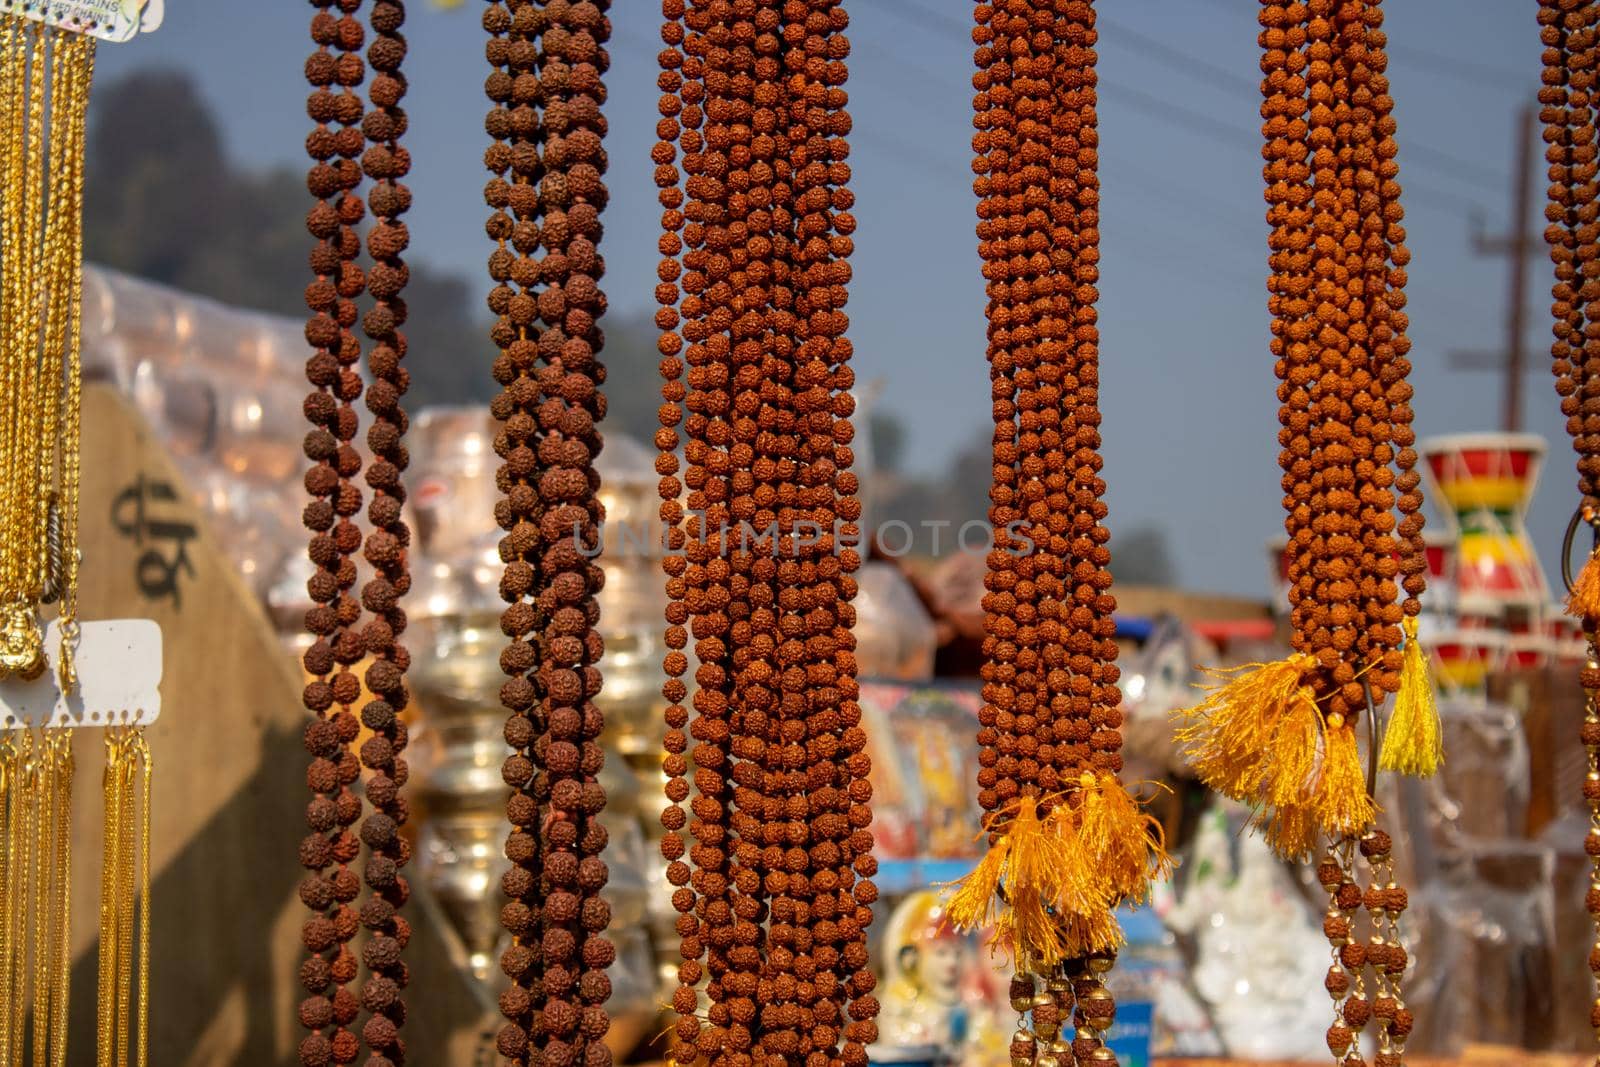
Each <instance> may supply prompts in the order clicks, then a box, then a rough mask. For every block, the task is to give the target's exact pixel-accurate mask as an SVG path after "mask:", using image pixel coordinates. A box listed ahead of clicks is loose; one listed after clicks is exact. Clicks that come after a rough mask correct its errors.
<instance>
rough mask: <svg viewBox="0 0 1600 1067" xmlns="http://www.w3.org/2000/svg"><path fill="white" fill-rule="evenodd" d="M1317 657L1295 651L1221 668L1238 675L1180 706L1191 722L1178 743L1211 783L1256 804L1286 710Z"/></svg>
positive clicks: (1181, 730)
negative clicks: (1264, 660)
mask: <svg viewBox="0 0 1600 1067" xmlns="http://www.w3.org/2000/svg"><path fill="white" fill-rule="evenodd" d="M1315 665H1316V660H1315V659H1314V658H1313V657H1311V656H1309V655H1306V654H1305V653H1296V654H1295V655H1293V656H1290V657H1289V658H1288V659H1284V660H1278V661H1277V662H1275V663H1252V664H1248V665H1246V666H1244V667H1240V668H1235V669H1234V670H1231V671H1218V672H1214V673H1218V674H1233V675H1234V678H1233V679H1232V680H1231V681H1229V682H1227V683H1225V684H1223V685H1219V686H1214V687H1212V688H1211V690H1210V693H1209V694H1208V695H1207V696H1206V698H1205V699H1204V700H1203V701H1201V702H1200V703H1199V704H1197V705H1195V706H1194V707H1192V708H1188V709H1185V710H1183V711H1179V712H1178V713H1177V714H1178V716H1179V717H1180V718H1181V719H1183V720H1184V721H1186V722H1187V725H1185V726H1183V727H1181V728H1179V729H1178V731H1177V738H1178V742H1179V744H1181V745H1182V746H1183V747H1184V749H1185V755H1186V756H1187V757H1188V759H1189V762H1190V764H1191V765H1192V766H1193V767H1194V769H1195V773H1196V774H1197V775H1199V777H1200V780H1201V781H1203V782H1205V783H1206V785H1208V786H1210V787H1211V788H1212V789H1215V790H1216V791H1217V792H1219V793H1221V794H1223V795H1224V796H1229V797H1232V798H1234V799H1235V800H1242V801H1244V802H1246V803H1250V804H1254V803H1256V802H1258V800H1259V797H1260V792H1261V787H1262V785H1263V783H1264V781H1265V773H1266V768H1265V757H1266V754H1267V752H1268V751H1269V747H1270V745H1271V743H1272V741H1273V738H1274V737H1275V736H1276V735H1277V732H1278V726H1279V723H1280V721H1281V720H1282V718H1283V716H1284V714H1285V713H1286V712H1287V711H1288V709H1289V708H1290V706H1291V704H1292V703H1293V702H1294V701H1295V700H1296V698H1297V697H1298V696H1299V694H1300V693H1301V691H1302V689H1303V688H1304V687H1303V679H1304V676H1305V673H1306V671H1308V670H1309V669H1311V668H1312V667H1314V666H1315Z"/></svg>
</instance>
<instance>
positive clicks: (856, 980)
mask: <svg viewBox="0 0 1600 1067" xmlns="http://www.w3.org/2000/svg"><path fill="white" fill-rule="evenodd" d="M784 16H785V25H784V31H783V40H784V43H785V44H786V45H788V47H787V48H786V49H785V51H784V56H783V62H784V66H785V68H786V70H787V71H789V78H788V82H787V84H788V86H789V88H790V95H789V97H788V100H787V101H786V102H787V105H788V117H789V132H788V138H787V140H788V144H789V149H790V153H791V155H790V174H791V183H792V192H793V201H794V208H793V210H792V212H791V215H792V219H793V226H794V228H795V229H794V234H793V237H792V241H791V244H790V247H791V249H792V254H793V262H792V264H791V270H792V277H793V278H794V283H795V285H794V287H795V293H796V297H795V304H794V318H795V320H796V325H797V338H798V341H799V347H798V349H797V350H796V352H795V354H794V360H793V363H794V376H793V379H792V390H793V406H794V410H795V412H796V425H795V431H796V434H797V436H798V437H799V441H800V448H799V450H798V454H799V456H800V457H801V459H802V461H803V462H802V467H801V470H800V472H799V476H798V482H799V486H798V488H797V493H796V497H797V501H796V502H797V504H798V508H799V517H800V518H801V519H808V520H809V521H810V522H812V523H813V524H814V525H815V528H816V529H817V530H818V531H821V533H820V536H817V537H814V538H807V537H804V536H800V535H797V536H796V538H795V547H796V554H797V555H798V557H799V558H798V561H797V562H798V564H799V566H798V570H799V575H798V577H799V590H798V596H797V597H796V599H795V600H794V602H793V604H792V607H791V608H790V610H789V612H788V613H787V616H786V617H785V618H784V619H783V620H782V629H783V630H784V632H785V633H786V634H792V635H794V636H793V637H792V638H791V639H790V641H788V642H786V643H785V646H784V647H785V648H788V649H792V653H791V654H792V655H793V656H794V658H795V659H796V660H797V661H800V662H805V667H804V671H803V672H801V671H795V670H792V669H790V670H786V671H785V675H784V689H785V695H784V704H786V705H787V704H790V703H792V704H793V705H794V706H795V708H796V709H797V710H798V711H799V713H800V714H799V716H798V717H799V718H800V720H801V721H802V722H803V724H804V735H803V736H804V737H805V739H806V740H805V745H806V749H807V753H806V755H807V762H808V766H807V768H806V780H805V781H804V783H803V784H804V787H805V788H804V793H803V795H804V797H805V799H806V802H807V810H808V813H809V815H810V816H811V818H810V822H809V843H810V848H809V855H808V857H807V858H808V860H809V867H808V871H807V876H808V878H809V883H810V884H809V886H808V887H805V888H807V889H809V894H810V895H809V899H808V900H807V901H806V903H807V904H808V905H809V910H810V919H811V921H810V923H809V930H808V931H807V932H808V934H809V945H808V943H807V940H806V939H805V938H803V937H801V936H799V935H798V934H797V936H796V939H795V945H794V950H795V958H794V973H795V976H796V977H797V978H798V979H799V981H798V983H797V991H796V1000H797V1005H798V1010H799V1014H800V1024H799V1029H800V1036H801V1044H800V1048H799V1049H798V1052H797V1054H798V1055H801V1056H805V1057H807V1058H808V1059H809V1058H810V1057H813V1056H816V1055H818V1054H821V1055H823V1056H826V1057H827V1059H828V1061H829V1062H834V1061H836V1060H842V1062H843V1063H845V1064H847V1065H848V1064H860V1063H864V1062H866V1052H865V1047H866V1046H867V1045H870V1044H871V1043H872V1042H873V1041H875V1040H876V1035H877V1024H876V1022H875V1018H876V1015H877V1012H878V1005H877V1002H876V1000H875V999H874V998H873V997H871V996H870V993H871V991H872V989H873V987H874V982H875V979H874V978H873V976H872V975H871V973H870V971H868V969H867V966H866V936H867V934H866V930H867V927H868V926H869V925H870V924H871V921H872V911H871V905H872V903H873V902H874V901H875V900H876V899H877V890H876V887H875V886H874V885H873V883H872V882H871V881H870V876H871V874H873V873H875V867H874V866H873V864H872V859H871V855H870V853H871V848H872V835H871V831H870V829H869V825H870V822H871V809H870V807H869V805H868V800H869V799H870V795H871V788H870V785H869V784H868V782H867V772H868V770H869V767H868V761H867V756H866V753H865V751H864V749H865V744H866V736H865V734H864V732H863V731H862V729H861V725H860V722H861V710H860V706H859V704H858V702H857V698H858V696H859V690H858V688H857V685H856V680H855V655H854V649H855V639H854V636H853V634H852V632H851V625H852V624H853V622H854V609H853V608H852V607H851V606H850V601H851V600H852V599H853V598H854V596H855V592H856V582H855V579H854V577H853V573H854V571H855V570H856V569H857V567H858V566H859V564H860V558H859V554H858V553H857V552H856V550H855V549H854V548H853V547H851V544H850V542H852V541H855V540H859V530H858V527H857V525H856V524H857V523H858V520H859V518H860V505H859V503H858V501H857V500H856V493H857V485H856V478H855V475H854V474H853V473H852V472H851V467H852V465H853V461H854V456H853V453H852V450H851V448H850V443H851V441H852V439H853V430H852V427H851V424H850V421H849V417H850V415H851V413H852V410H853V400H852V398H851V396H850V393H849V390H850V388H851V387H852V386H853V384H854V376H853V372H852V371H851V369H850V367H849V360H850V358H851V355H852V349H851V345H850V342H849V340H848V338H847V337H846V336H845V334H846V329H847V327H848V319H847V317H846V315H845V313H844V310H843V309H844V306H845V304H846V301H847V299H848V291H847V283H848V281H849V278H850V271H849V265H848V262H847V258H848V256H849V254H850V252H851V251H852V250H853V238H852V236H851V235H852V234H853V233H854V231H855V218H854V216H853V215H852V214H851V213H850V209H851V208H853V206H854V203H855V200H854V195H853V194H852V193H851V191H850V189H849V188H848V183H849V179H850V168H849V164H848V162H847V159H848V157H849V144H848V141H847V140H846V136H847V135H848V133H849V132H850V117H849V113H848V111H847V110H846V107H847V104H848V96H847V94H846V92H845V90H844V84H845V81H846V77H847V74H848V71H847V67H846V64H845V58H846V57H847V56H848V55H849V48H850V46H849V41H848V38H847V37H846V36H845V33H844V30H845V29H846V27H847V25H848V18H847V16H846V12H845V10H844V7H843V5H842V4H840V3H837V2H834V0H827V2H814V3H810V4H809V5H808V4H803V3H799V2H794V0H791V2H787V3H785V4H784ZM802 27H803V32H801V29H802ZM836 530H837V531H838V535H839V536H840V538H841V539H843V540H844V541H845V542H846V543H844V544H835V542H834V536H835V531H836ZM782 566H783V565H780V576H781V569H782ZM780 606H782V605H781V604H780ZM802 638H803V640H802ZM797 665H798V664H797ZM796 732H798V731H796ZM797 755H798V753H797ZM802 828H805V823H804V822H802V823H801V825H800V826H794V827H793V832H794V833H795V835H796V836H798V835H799V833H800V831H801V829H802ZM791 881H796V879H793V878H792V877H791ZM791 888H799V887H796V886H792V887H791ZM796 895H800V894H798V893H797V894H796ZM796 907H797V910H798V908H799V904H798V903H797V905H796ZM797 925H799V924H797ZM777 963H778V961H777V960H776V959H773V960H772V961H770V964H773V965H775V964H777ZM777 973H778V974H779V976H780V977H781V974H782V971H781V969H780V970H777Z"/></svg>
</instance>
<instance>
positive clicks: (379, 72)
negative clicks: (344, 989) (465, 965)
mask: <svg viewBox="0 0 1600 1067" xmlns="http://www.w3.org/2000/svg"><path fill="white" fill-rule="evenodd" d="M369 19H370V22H371V25H372V30H373V41H372V44H371V45H370V46H369V47H368V49H367V62H368V63H369V65H370V66H371V67H372V70H373V77H372V83H371V85H370V86H369V87H368V96H369V100H370V103H371V107H370V108H369V109H368V111H367V113H366V116H365V117H364V119H363V121H362V129H363V132H364V133H365V135H366V139H367V141H368V143H369V147H368V148H367V150H366V152H365V153H364V154H363V156H362V160H361V162H362V169H363V170H364V171H365V172H366V175H367V177H369V178H371V179H372V181H373V185H372V188H371V191H370V192H369V193H368V195H367V206H368V207H369V208H370V209H371V211H372V215H373V220H374V221H373V225H372V228H371V229H370V230H369V231H368V233H367V251H368V253H369V255H370V256H371V259H372V265H371V267H370V269H369V270H368V272H367V290H368V292H370V293H371V294H372V297H373V299H374V305H373V307H372V308H371V309H369V310H368V311H367V313H366V315H365V316H364V319H363V323H362V325H363V328H364V330H365V332H366V335H367V337H368V338H369V339H370V340H371V342H372V344H371V348H370V349H369V351H368V354H367V365H368V367H369V368H370V369H371V371H372V384H371V386H370V387H369V388H368V390H367V410H368V411H370V412H371V413H372V416H373V422H372V425H371V426H370V427H369V428H368V430H367V446H368V447H369V448H370V449H371V450H372V456H373V459H372V462H371V463H370V464H369V465H368V467H367V471H366V478H367V485H368V487H369V488H371V490H372V493H373V495H372V500H371V502H370V503H369V504H368V506H367V519H368V521H369V522H370V523H371V526H372V528H371V531H370V532H369V533H368V534H367V539H366V546H365V552H364V555H365V558H366V561H367V563H368V564H370V565H371V566H372V568H373V571H374V574H373V576H372V578H370V579H369V580H368V581H367V583H366V585H365V586H364V587H363V588H362V591H361V600H362V604H363V606H365V608H366V609H367V611H368V612H370V613H371V616H372V617H371V620H370V621H369V622H368V623H367V624H366V626H365V628H364V629H363V631H362V636H363V638H364V643H365V646H366V651H367V653H368V654H369V655H370V656H371V657H372V662H371V664H370V666H368V668H367V672H366V683H367V689H368V690H369V691H370V692H371V693H372V694H373V699H372V700H370V701H368V702H367V704H366V705H365V706H364V707H363V708H362V709H361V721H362V722H363V723H364V724H365V725H366V727H367V728H368V729H369V730H371V731H372V736H371V737H369V738H368V739H367V740H366V741H365V742H363V744H362V746H361V761H362V763H363V764H364V765H365V766H366V767H367V769H368V770H370V771H371V772H372V773H371V775H370V777H369V778H368V779H367V787H366V792H367V799H368V800H370V801H372V806H373V809H374V810H373V811H372V812H370V813H369V814H368V815H367V816H366V818H365V819H364V820H363V821H362V824H361V839H362V840H363V841H364V842H366V844H367V847H368V848H369V849H370V852H369V854H368V856H367V862H366V869H365V871H364V877H365V880H366V883H367V887H368V888H369V889H370V890H371V895H370V896H369V897H368V899H367V900H366V901H365V902H364V903H363V904H362V907H361V921H362V924H363V925H364V926H365V927H366V928H367V930H368V931H370V936H369V937H368V939H367V942H366V944H365V946H364V947H363V949H362V958H363V961H364V962H365V964H366V967H367V970H368V972H370V974H369V977H368V979H367V981H366V983H365V985H364V986H363V987H362V990H361V1005H362V1007H363V1008H365V1009H366V1010H367V1011H368V1012H369V1013H370V1015H369V1017H368V1019H367V1021H366V1023H365V1025H364V1026H363V1027H362V1031H361V1033H362V1039H363V1040H364V1042H365V1044H366V1045H367V1047H368V1048H370V1049H371V1050H372V1052H373V1056H372V1058H371V1059H369V1060H368V1061H367V1063H368V1067H394V1065H396V1064H402V1063H404V1062H405V1043H404V1042H403V1040H402V1039H401V1037H400V1033H399V1030H400V1027H401V1026H403V1025H404V1023H405V1018H406V1008H405V1003H404V1001H403V1000H402V999H401V992H402V991H403V990H404V989H405V986H406V983H407V978H408V975H407V971H406V966H405V964H404V963H403V962H402V961H401V953H402V950H403V949H404V948H405V946H406V942H407V941H409V940H410V936H411V928H410V926H409V924H408V923H407V921H406V919H405V917H404V916H402V915H401V914H399V911H398V909H400V908H401V907H402V906H403V905H404V904H405V902H406V899H407V898H408V897H409V895H410V886H409V884H408V883H407V881H406V878H405V876H404V875H403V874H401V869H402V868H403V867H404V866H405V865H406V863H407V861H408V860H409V859H410V854H411V846H410V843H409V842H408V841H407V840H406V839H405V838H404V837H403V836H401V832H400V831H401V828H402V827H403V826H404V825H405V822H406V815H407V805H406V801H405V798H404V797H402V796H401V795H400V789H401V787H402V786H403V785H404V784H405V782H406V777H407V768H406V761H405V759H404V758H403V757H402V755H401V753H402V752H404V751H405V747H406V740H407V737H406V725H405V723H404V722H403V721H401V719H400V718H399V716H400V714H401V713H402V712H403V711H404V710H405V708H406V705H407V703H408V700H409V694H408V691H407V689H406V681H405V672H406V667H407V666H408V665H409V663H410V659H411V657H410V654H409V653H408V652H407V650H406V648H405V646H404V645H403V644H401V643H400V637H401V635H402V634H403V633H404V632H405V628H406V616H405V612H404V611H402V610H401V608H400V598H402V597H403V596H404V595H405V594H406V591H407V590H408V589H409V588H410V586H411V575H410V571H409V568H408V564H407V559H408V551H409V548H410V544H411V531H410V529H409V527H408V526H407V525H406V522H405V520H404V519H403V518H401V509H402V508H403V507H404V505H405V498H406V494H405V486H404V483H403V482H402V475H403V474H404V472H405V469H406V466H407V464H408V462H409V460H408V456H407V453H406V447H405V444H404V437H405V432H406V425H407V420H406V413H405V411H404V409H403V408H402V407H401V406H400V400H401V398H402V397H403V396H404V395H405V392H406V387H407V384H408V380H409V377H410V376H409V374H408V373H407V371H406V369H405V368H404V367H402V366H401V365H400V364H401V359H402V358H403V357H404V356H405V351H406V339H405V335H404V334H403V333H401V330H400V327H401V325H402V324H403V323H404V322H405V319H406V305H405V301H404V300H402V299H401V295H400V294H401V290H402V289H403V288H404V286H405V283H406V276H407V270H406V265H405V261H404V260H403V259H402V258H401V252H403V251H404V250H405V248H406V245H407V244H408V242H409V236H408V233H407V230H406V225H405V223H404V222H401V221H400V216H401V215H402V214H404V213H405V211H406V210H407V208H409V207H410V204H411V192H410V190H409V189H407V188H406V186H405V185H403V184H401V182H400V179H401V178H404V177H405V175H406V173H407V171H408V170H409V169H410V155H409V154H408V153H407V152H406V150H405V148H404V147H402V146H401V144H400V137H401V135H402V134H404V133H405V129H406V113H405V111H404V110H403V109H402V108H401V107H400V99H401V97H403V96H404V95H405V89H406V82H405V76H404V75H403V74H402V73H401V70H400V66H401V61H402V60H403V59H404V57H405V53H406V40H405V38H404V37H403V36H401V34H400V27H401V25H402V24H403V23H404V22H405V7H404V5H403V4H402V3H401V2H400V0H376V2H375V3H374V4H373V6H372V10H371V13H370V15H369Z"/></svg>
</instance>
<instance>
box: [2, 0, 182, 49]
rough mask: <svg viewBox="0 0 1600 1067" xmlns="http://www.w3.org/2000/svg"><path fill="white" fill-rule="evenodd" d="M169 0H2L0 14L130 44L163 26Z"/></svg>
mask: <svg viewBox="0 0 1600 1067" xmlns="http://www.w3.org/2000/svg"><path fill="white" fill-rule="evenodd" d="M165 8H166V0H0V13H4V14H8V15H19V16H21V17H22V18H25V19H32V20H33V21H34V22H42V23H44V24H45V25H47V26H57V27H60V28H61V29H63V30H69V31H71V32H73V33H86V34H88V35H89V36H90V37H97V38H99V39H100V40H102V41H130V40H132V39H133V37H134V36H135V35H136V34H139V33H150V32H152V31H153V30H155V28H156V27H157V26H160V25H161V19H162V16H163V15H164V14H165Z"/></svg>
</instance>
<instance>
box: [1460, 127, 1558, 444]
mask: <svg viewBox="0 0 1600 1067" xmlns="http://www.w3.org/2000/svg"><path fill="white" fill-rule="evenodd" d="M1535 143H1536V140H1535V127H1534V111H1533V108H1531V107H1525V108H1523V109H1522V110H1521V111H1520V112H1519V113H1518V115H1517V143H1516V151H1515V152H1514V153H1513V156H1514V158H1515V159H1516V168H1517V172H1516V174H1515V175H1514V176H1513V177H1512V182H1511V220H1510V225H1509V227H1508V230H1509V232H1508V233H1506V234H1503V235H1500V236H1488V235H1486V234H1485V233H1484V232H1483V220H1482V219H1475V220H1474V222H1473V235H1472V247H1473V250H1474V251H1475V252H1477V254H1478V255H1480V256H1505V257H1506V258H1507V259H1509V260H1510V261H1511V270H1510V277H1509V278H1508V279H1507V281H1508V284H1509V285H1510V290H1511V291H1510V293H1509V294H1508V295H1507V299H1506V340H1505V349H1504V351H1501V352H1451V353H1450V365H1451V366H1452V367H1455V368H1457V369H1460V370H1500V371H1501V372H1502V373H1503V374H1504V375H1505V385H1504V391H1503V393H1502V395H1501V399H1502V401H1503V402H1504V405H1505V406H1504V408H1503V414H1502V415H1501V419H1500V422H1501V426H1502V428H1503V429H1504V430H1505V431H1506V432H1507V433H1516V432H1517V431H1518V430H1520V429H1522V375H1523V372H1524V370H1525V369H1526V366H1527V360H1526V358H1525V353H1524V350H1523V330H1524V327H1525V326H1526V323H1527V319H1526V312H1527V301H1526V300H1525V299H1524V297H1525V294H1526V292H1527V281H1528V259H1529V257H1530V256H1531V255H1532V254H1533V251H1534V249H1535V248H1537V247H1538V245H1539V242H1540V235H1539V234H1538V233H1537V232H1536V231H1532V230H1530V229H1529V228H1528V218H1529V216H1530V215H1531V214H1532V213H1533V153H1534V145H1535Z"/></svg>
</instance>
